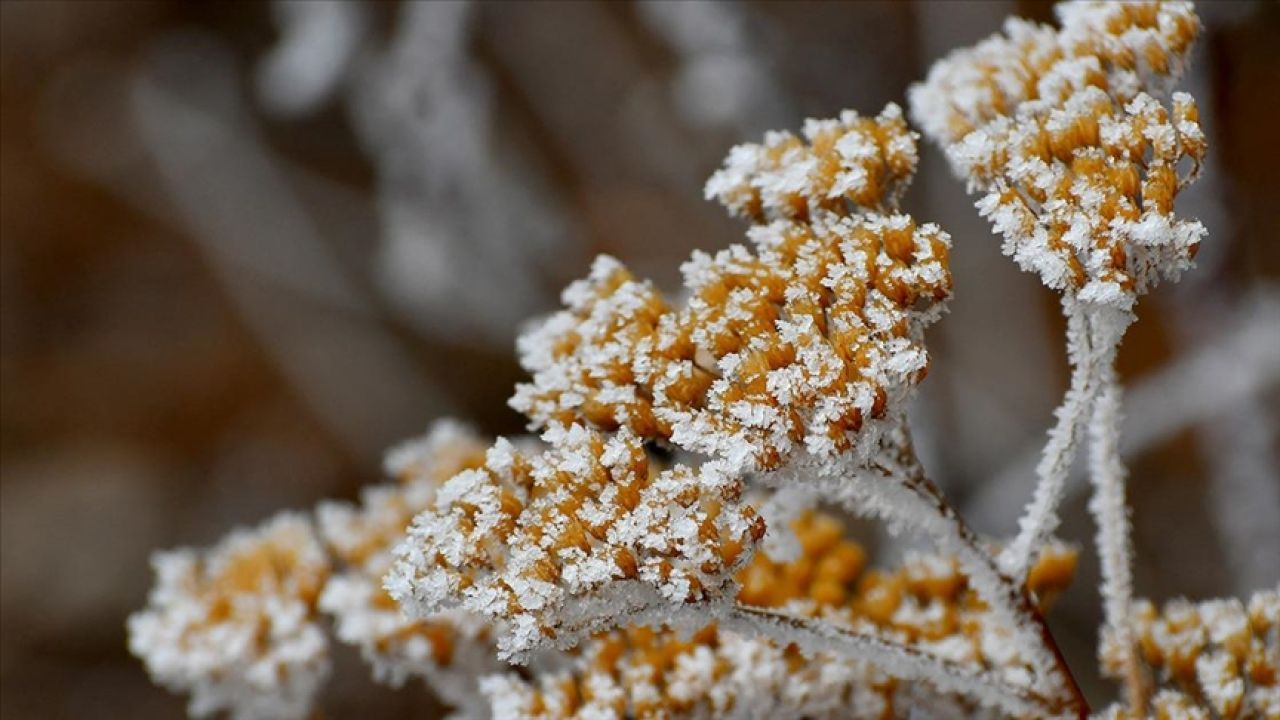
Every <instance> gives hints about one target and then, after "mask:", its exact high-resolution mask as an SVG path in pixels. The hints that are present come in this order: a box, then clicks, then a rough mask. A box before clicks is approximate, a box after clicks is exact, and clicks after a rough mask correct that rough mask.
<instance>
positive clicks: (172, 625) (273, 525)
mask: <svg viewBox="0 0 1280 720" xmlns="http://www.w3.org/2000/svg"><path fill="white" fill-rule="evenodd" d="M152 565H153V566H154V567H155V571H156V585H155V587H154V588H152V590H151V594H150V595H149V596H148V598H147V607H146V609H144V610H142V611H141V612H138V613H136V614H134V615H133V616H131V617H130V618H129V649H130V650H131V651H132V652H133V654H135V655H137V656H138V657H140V658H142V660H143V662H145V663H146V665H147V670H148V672H150V673H151V677H152V678H154V679H155V681H156V682H157V683H160V684H161V685H164V686H165V687H167V688H169V689H170V690H173V691H175V692H189V693H190V694H191V702H190V704H189V705H188V711H189V712H190V713H191V715H192V716H193V717H205V716H208V715H213V714H215V713H218V712H221V711H225V712H227V713H229V714H230V715H231V717H233V718H237V720H254V719H255V718H303V717H306V716H307V714H308V712H309V711H310V707H311V704H312V701H313V699H314V697H315V695H316V693H317V692H318V691H319V690H320V687H321V684H322V683H323V682H324V680H325V678H326V677H327V676H328V674H329V645H328V639H327V636H326V635H325V632H324V629H323V627H322V625H321V623H320V618H319V615H318V613H317V609H316V598H317V597H318V596H319V594H320V590H321V588H322V587H323V586H324V583H325V580H326V578H327V577H328V574H329V558H328V557H327V556H326V555H325V553H324V548H323V547H322V546H321V545H320V542H319V541H318V540H317V538H316V536H315V533H314V531H313V530H312V527H311V523H310V522H309V521H308V520H307V518H306V517H304V516H301V515H297V514H293V513H283V514H281V515H278V516H276V517H275V518H273V519H271V520H270V521H268V522H266V523H265V524H263V525H262V526H261V527H259V528H256V529H252V530H238V531H236V532H233V533H232V534H231V535H229V536H227V538H226V539H224V540H223V541H222V542H220V543H219V544H218V545H216V546H215V547H213V548H212V549H210V550H208V551H207V552H197V551H195V550H190V549H183V550H173V551H169V552H161V553H157V554H156V555H155V556H154V557H153V558H152Z"/></svg>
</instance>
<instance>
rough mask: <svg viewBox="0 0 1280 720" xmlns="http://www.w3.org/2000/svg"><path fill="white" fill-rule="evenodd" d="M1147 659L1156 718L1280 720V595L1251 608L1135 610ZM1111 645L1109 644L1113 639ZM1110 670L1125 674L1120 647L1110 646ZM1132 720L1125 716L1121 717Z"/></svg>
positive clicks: (1222, 604) (1230, 603) (1265, 596)
mask: <svg viewBox="0 0 1280 720" xmlns="http://www.w3.org/2000/svg"><path fill="white" fill-rule="evenodd" d="M1134 636H1135V637H1136V638H1137V642H1138V646H1139V649H1140V653H1139V656H1140V657H1141V659H1142V661H1143V662H1144V664H1145V666H1146V668H1147V670H1148V672H1149V673H1150V674H1151V675H1152V676H1153V678H1154V679H1155V681H1156V683H1157V684H1158V686H1160V692H1159V693H1157V694H1156V696H1155V697H1154V698H1153V702H1152V705H1153V707H1152V710H1153V711H1154V712H1156V713H1159V712H1161V711H1164V712H1165V713H1166V715H1165V716H1167V717H1186V718H1205V720H1208V718H1211V717H1218V718H1259V719H1261V718H1273V717H1280V588H1274V589H1270V590H1261V591H1259V592H1256V593H1254V594H1253V596H1252V597H1251V598H1250V599H1249V602H1248V603H1247V604H1245V603H1242V602H1240V601H1239V600H1235V599H1228V600H1207V601H1204V602H1200V603H1192V602H1189V601H1187V600H1174V601H1171V602H1169V603H1167V604H1166V605H1165V606H1164V609H1163V610H1157V608H1156V607H1155V605H1153V604H1152V603H1151V602H1150V601H1146V600H1144V601H1141V602H1139V603H1137V605H1136V606H1135V608H1134ZM1110 639H1111V638H1105V640H1110ZM1102 667H1103V671H1104V672H1106V673H1107V674H1109V675H1112V676H1113V677H1122V676H1123V674H1124V664H1123V655H1122V654H1121V653H1120V652H1119V649H1118V648H1117V647H1116V646H1115V644H1114V643H1113V642H1104V645H1103V647H1102ZM1113 715H1114V716H1115V717H1125V715H1124V711H1123V710H1120V709H1118V708H1117V709H1116V710H1114V711H1113Z"/></svg>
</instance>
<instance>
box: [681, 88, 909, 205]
mask: <svg viewBox="0 0 1280 720" xmlns="http://www.w3.org/2000/svg"><path fill="white" fill-rule="evenodd" d="M918 160H919V158H918V156H917V154H916V142H915V133H912V132H911V131H910V130H909V129H908V128H907V123H906V120H904V119H903V117H902V109H901V108H899V107H898V106H897V105H895V104H892V103H890V104H889V105H887V106H885V109H884V110H883V111H882V112H881V113H880V114H879V115H878V116H876V117H874V118H868V117H862V116H860V115H858V113H856V112H854V111H852V110H845V111H844V112H842V113H841V114H840V117H839V118H838V119H830V120H813V119H810V120H807V121H806V122H805V125H804V139H801V138H798V137H796V136H795V135H792V134H791V133H789V132H786V131H774V132H769V133H766V134H765V137H764V142H763V143H762V144H755V143H744V144H742V145H738V146H737V147H734V148H733V149H732V150H730V151H729V156H728V157H727V158H725V161H724V167H722V168H721V169H720V170H718V171H716V173H715V174H714V175H712V176H711V179H710V180H708V181H707V186H706V190H705V193H706V196H707V199H708V200H710V199H713V198H714V199H715V200H716V201H718V202H719V203H720V204H721V205H723V206H724V207H725V209H727V210H728V211H729V212H730V214H732V215H735V216H737V217H741V218H745V219H747V220H751V221H752V222H756V223H763V222H766V221H768V220H774V219H799V220H803V219H806V218H810V217H814V216H816V215H818V214H819V213H821V212H824V211H825V212H831V213H836V214H838V215H849V214H852V212H869V211H879V212H883V211H885V210H887V209H893V208H896V207H897V204H898V199H899V198H900V197H901V196H902V193H904V192H905V191H906V189H907V186H908V185H910V184H911V178H912V176H913V175H914V174H915V171H916V163H917V162H918Z"/></svg>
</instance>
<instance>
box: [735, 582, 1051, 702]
mask: <svg viewBox="0 0 1280 720" xmlns="http://www.w3.org/2000/svg"><path fill="white" fill-rule="evenodd" d="M722 624H723V625H724V626H725V627H726V628H727V629H729V630H732V631H735V632H739V633H743V634H747V635H763V636H765V637H768V638H770V639H772V640H774V641H775V642H777V643H780V644H782V645H788V644H791V643H795V644H796V645H797V646H799V647H800V649H801V650H802V651H804V652H805V653H806V654H809V655H812V654H814V653H830V654H832V655H837V656H839V657H841V658H844V659H847V660H855V661H862V662H866V663H869V664H871V665H873V666H875V667H876V668H878V669H880V670H883V671H884V672H885V673H887V674H889V675H892V676H894V677H896V678H899V679H902V680H921V681H924V682H927V683H930V684H931V685H933V686H934V687H936V688H937V689H939V690H941V691H943V692H954V693H960V694H963V695H966V696H969V697H972V698H974V699H975V700H977V701H978V702H980V703H982V704H983V705H987V706H989V707H997V708H1000V709H1001V710H1003V711H1005V712H1006V713H1009V714H1010V715H1014V716H1019V717H1047V716H1053V715H1057V714H1059V713H1060V712H1061V711H1060V710H1059V709H1058V708H1056V707H1055V706H1054V704H1053V703H1050V702H1047V701H1046V700H1045V699H1043V698H1040V697H1037V696H1035V695H1034V694H1032V693H1030V692H1029V691H1026V690H1023V689H1020V688H1017V687H1013V686H1011V685H1008V684H1007V683H1003V682H1001V681H999V680H998V679H996V677H995V676H994V674H992V673H990V672H987V671H986V670H984V669H982V668H978V667H973V666H969V665H962V664H959V663H955V662H951V661H949V660H944V659H942V658H938V657H934V656H932V655H929V654H927V653H924V652H921V651H919V650H916V649H913V648H910V647H907V646H904V645H900V644H898V643H895V642H892V641H890V640H887V639H885V638H881V637H877V636H875V635H870V634H867V633H862V632H858V631H856V630H851V629H849V628H845V627H841V626H838V625H834V624H832V623H830V622H826V621H824V620H820V619H816V618H805V617H797V616H794V615H788V614H785V613H780V612H777V611H774V610H768V609H765V608H758V607H751V606H748V605H741V604H739V605H733V606H730V607H729V608H727V609H726V611H725V613H724V616H723V619H722Z"/></svg>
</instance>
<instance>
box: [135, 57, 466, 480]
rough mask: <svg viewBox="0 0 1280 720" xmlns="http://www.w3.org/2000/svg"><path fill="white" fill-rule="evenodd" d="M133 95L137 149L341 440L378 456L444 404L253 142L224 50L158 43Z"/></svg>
mask: <svg viewBox="0 0 1280 720" xmlns="http://www.w3.org/2000/svg"><path fill="white" fill-rule="evenodd" d="M130 103H131V109H132V115H133V118H134V121H135V124H136V129H137V133H138V136H139V138H140V140H141V142H142V145H143V147H144V149H145V151H146V153H147V155H148V156H149V157H150V159H151V161H152V162H153V163H154V166H155V169H156V170H157V171H158V173H159V175H160V177H161V178H162V180H163V183H164V187H165V189H166V190H167V192H168V195H169V199H170V200H171V202H172V204H173V205H174V206H175V207H176V208H177V210H178V212H179V214H180V216H181V219H182V221H183V223H184V225H186V227H187V228H188V229H189V230H190V234H191V237H192V238H193V239H194V240H195V241H196V242H197V245H198V246H199V248H200V249H201V250H202V251H203V252H204V254H205V257H206V258H207V259H208V261H209V265H210V267H211V269H212V270H213V272H214V274H215V276H216V277H217V278H218V280H219V281H220V282H221V283H222V284H223V286H224V287H225V289H226V290H227V292H228V294H229V296H230V297H231V299H232V301H233V302H234V303H235V305H236V307H237V308H238V309H239V311H240V314H241V317H242V319H243V320H244V322H245V324H246V326H247V327H248V328H249V330H250V331H251V332H252V333H253V334H254V335H255V336H256V337H257V339H258V340H259V342H260V343H261V344H262V347H263V348H264V349H265V350H266V351H267V353H268V354H269V356H270V357H271V358H272V359H273V360H274V361H275V362H276V364H277V366H278V367H279V368H280V370H281V372H282V373H283V374H284V376H285V378H286V379H287V380H288V381H289V382H290V383H291V384H292V385H293V386H294V388H295V389H296V390H297V392H298V394H299V395H300V396H301V397H302V398H303V400H304V401H305V402H307V403H308V404H309V405H310V406H311V407H312V409H313V410H314V411H315V413H316V415H317V417H318V418H319V420H320V421H321V422H322V423H323V424H324V425H325V426H326V427H327V428H328V429H329V430H331V431H332V432H333V433H334V434H335V436H337V437H338V438H339V439H341V440H342V441H343V442H344V444H345V445H346V446H347V447H348V448H349V449H350V450H351V451H353V452H354V453H355V454H356V455H357V456H359V457H360V458H362V459H373V458H376V457H378V455H379V453H380V449H381V448H382V447H384V446H385V445H386V444H387V442H388V441H389V440H390V439H391V438H394V437H397V436H399V435H401V434H404V433H405V432H407V431H408V430H409V429H410V428H411V427H413V426H415V425H417V424H419V423H420V422H421V420H422V417H423V416H424V415H426V414H429V413H432V412H442V411H446V410H447V404H446V401H445V400H444V398H443V397H442V396H441V394H440V393H439V392H438V391H437V390H436V389H435V388H433V387H432V386H430V385H429V384H427V383H426V382H425V381H424V380H423V378H422V376H421V375H420V374H419V373H417V372H416V371H415V369H414V368H413V366H412V361H411V359H410V358H409V357H408V356H407V355H406V354H405V353H404V350H403V348H402V347H401V346H400V345H398V344H397V342H396V340H395V339H394V337H393V336H392V335H390V334H389V333H388V332H387V331H386V330H385V328H384V326H383V324H382V322H381V320H380V318H379V317H378V315H377V313H376V311H375V309H374V308H373V307H372V306H371V305H370V304H369V302H368V300H367V298H366V297H364V296H363V295H362V294H361V292H360V290H359V289H358V288H357V286H356V285H355V284H354V283H353V282H352V281H351V279H350V278H349V277H348V276H347V274H346V271H345V269H344V268H343V267H342V266H341V264H340V263H339V262H338V260H337V259H336V258H335V256H334V255H333V253H332V252H331V251H330V250H329V249H328V248H327V247H326V245H325V244H324V242H322V241H321V239H320V237H319V236H318V234H317V231H316V228H315V227H314V225H313V224H312V220H311V218H310V217H309V216H308V215H307V213H306V212H305V211H304V210H303V208H302V207H301V206H300V204H299V201H298V199H297V198H296V197H295V196H294V191H293V189H292V188H291V187H290V185H289V183H288V182H287V181H286V180H285V178H284V176H283V175H282V171H281V168H280V167H279V166H278V165H277V164H276V163H275V161H274V160H273V159H272V157H271V155H270V153H269V151H267V150H266V149H265V148H264V147H263V145H262V143H261V141H260V140H258V139H257V137H256V131H255V129H254V128H253V126H252V124H251V122H250V120H249V119H248V114H247V113H246V112H245V111H244V108H243V106H242V101H241V99H240V97H239V95H238V94H237V91H236V89H235V84H234V75H233V74H232V70H231V66H230V60H229V58H228V57H227V56H226V54H225V53H224V52H222V51H221V50H220V48H218V47H217V46H216V45H212V44H211V43H208V42H207V41H202V40H201V39H200V38H184V42H183V43H182V44H178V43H177V42H176V41H175V42H174V44H172V45H170V46H167V47H166V48H164V49H161V50H159V51H158V52H156V53H155V54H154V55H153V56H152V61H151V65H150V68H149V71H148V72H146V73H145V74H143V75H140V76H139V77H137V78H136V79H135V81H134V84H133V86H132V88H131V93H130Z"/></svg>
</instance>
